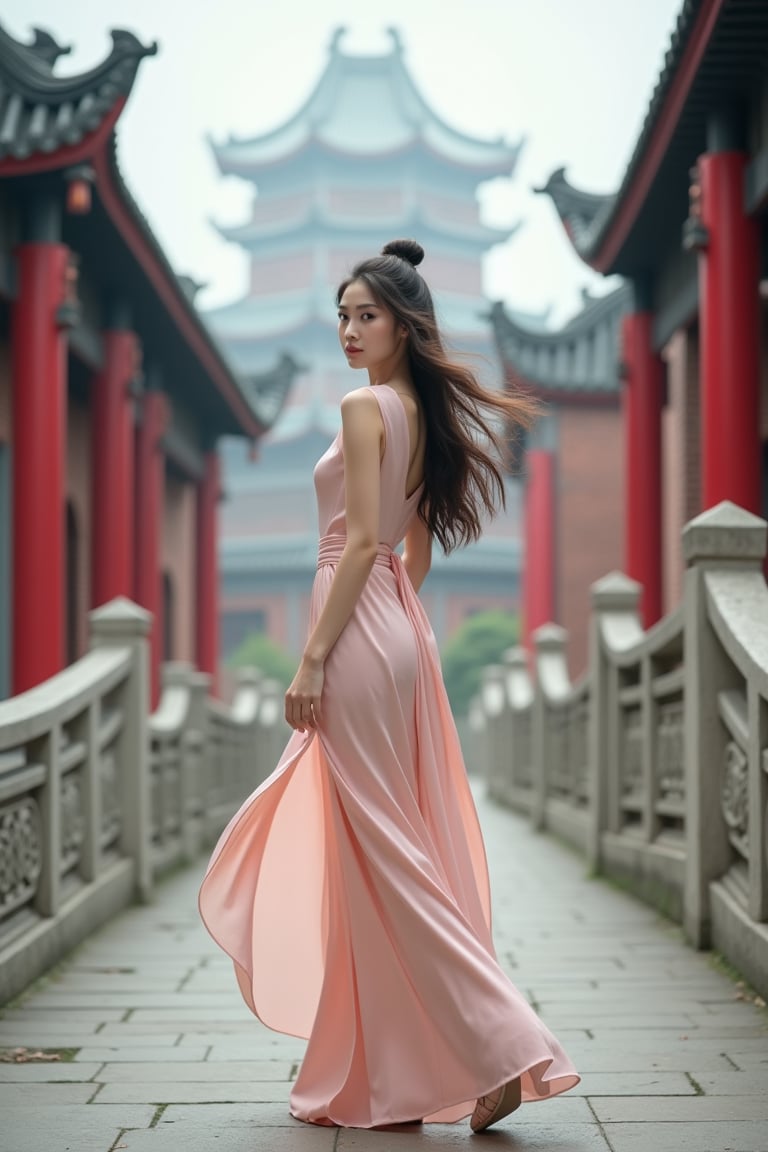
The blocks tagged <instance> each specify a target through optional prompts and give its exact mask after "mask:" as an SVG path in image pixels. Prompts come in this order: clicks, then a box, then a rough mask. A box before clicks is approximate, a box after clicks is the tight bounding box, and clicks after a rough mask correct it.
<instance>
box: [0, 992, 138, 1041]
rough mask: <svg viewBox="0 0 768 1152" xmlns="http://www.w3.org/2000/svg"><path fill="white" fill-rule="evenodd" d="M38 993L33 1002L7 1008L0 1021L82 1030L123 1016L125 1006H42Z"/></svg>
mask: <svg viewBox="0 0 768 1152" xmlns="http://www.w3.org/2000/svg"><path fill="white" fill-rule="evenodd" d="M38 995H39V994H37V995H35V996H34V1000H33V1002H31V1003H30V1004H24V1005H23V1006H22V1007H21V1008H9V1009H8V1011H7V1012H4V1013H3V1016H2V1020H0V1023H2V1024H4V1025H7V1024H34V1023H38V1024H45V1025H46V1027H53V1026H54V1025H57V1026H58V1025H61V1026H62V1028H65V1027H70V1028H71V1027H72V1026H73V1025H74V1027H75V1028H77V1030H78V1031H80V1032H82V1030H83V1025H87V1024H93V1025H94V1027H96V1026H97V1025H99V1024H101V1023H102V1022H103V1021H107V1020H109V1021H113V1022H114V1021H118V1020H122V1018H123V1017H124V1016H125V1008H94V1007H89V1006H88V1005H86V1006H85V1007H84V1008H78V1009H76V1010H75V1009H65V1008H63V1007H62V1008H57V1009H51V1008H43V1007H41V1006H40V1005H39V1002H38Z"/></svg>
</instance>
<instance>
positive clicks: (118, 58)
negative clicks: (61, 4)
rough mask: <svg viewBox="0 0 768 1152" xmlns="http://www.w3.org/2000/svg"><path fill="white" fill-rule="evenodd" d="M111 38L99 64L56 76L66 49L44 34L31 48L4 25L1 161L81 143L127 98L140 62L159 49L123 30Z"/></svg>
mask: <svg viewBox="0 0 768 1152" xmlns="http://www.w3.org/2000/svg"><path fill="white" fill-rule="evenodd" d="M111 36H112V51H111V52H110V54H109V56H108V57H107V58H106V59H105V60H103V61H102V63H101V64H98V65H97V66H96V67H95V68H92V69H90V71H88V72H84V73H81V74H80V75H78V76H54V74H53V66H54V64H55V63H56V60H57V59H58V57H59V56H62V55H65V54H66V53H67V52H68V51H69V49H68V48H62V47H61V46H60V45H59V44H57V42H56V41H55V40H54V39H53V37H52V36H50V35H49V34H48V33H46V32H43V31H41V30H40V29H36V30H35V33H34V39H33V41H32V43H31V44H22V43H20V42H19V41H18V40H15V39H14V38H13V37H12V36H10V35H9V33H8V32H6V31H5V29H4V28H3V27H2V26H0V77H2V85H1V86H0V161H2V160H4V159H6V158H8V157H12V158H14V159H17V160H26V159H27V158H28V157H30V156H33V155H34V154H35V153H43V154H49V153H52V152H55V151H56V150H57V149H59V148H61V147H63V146H68V145H70V146H71V145H73V144H79V143H80V141H81V140H82V139H83V138H84V137H85V136H87V135H88V133H90V132H93V131H95V129H97V128H98V127H99V125H100V124H101V123H102V121H103V120H104V119H105V117H106V116H107V115H108V114H109V113H110V112H111V111H112V109H113V108H114V106H115V104H116V103H117V101H118V100H119V99H121V97H122V98H124V97H126V96H127V95H128V93H129V92H130V90H131V87H132V85H133V82H134V79H135V78H136V71H137V69H138V66H139V63H140V61H141V60H142V59H143V58H144V57H145V56H153V55H154V54H155V53H156V52H157V45H156V44H154V43H153V44H150V45H144V44H142V43H141V42H140V41H139V40H137V38H136V37H135V36H134V34H133V33H132V32H128V31H125V30H124V29H115V30H113V31H112V33H111Z"/></svg>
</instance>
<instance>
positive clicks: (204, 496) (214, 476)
mask: <svg viewBox="0 0 768 1152" xmlns="http://www.w3.org/2000/svg"><path fill="white" fill-rule="evenodd" d="M220 496H221V472H220V462H219V457H218V455H217V453H216V452H208V453H207V454H206V457H205V473H204V475H203V477H202V478H201V480H200V481H199V483H198V488H197V556H196V560H197V565H196V566H197V603H196V610H197V614H196V627H197V635H196V649H197V666H198V668H199V669H200V671H201V672H207V673H208V675H209V676H210V677H211V688H210V691H211V694H212V695H213V696H215V695H217V694H218V666H219V565H218V556H217V548H218V531H217V527H218V525H217V506H218V502H219V499H220Z"/></svg>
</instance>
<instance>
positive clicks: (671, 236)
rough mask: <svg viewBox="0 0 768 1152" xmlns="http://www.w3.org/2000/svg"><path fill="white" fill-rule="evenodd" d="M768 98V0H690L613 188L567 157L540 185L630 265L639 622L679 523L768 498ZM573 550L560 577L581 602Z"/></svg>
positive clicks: (623, 519) (626, 526)
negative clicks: (586, 185)
mask: <svg viewBox="0 0 768 1152" xmlns="http://www.w3.org/2000/svg"><path fill="white" fill-rule="evenodd" d="M766 107H768V8H766V7H765V6H763V5H755V4H751V3H749V2H748V0H686V2H685V3H684V4H683V5H682V8H681V10H680V14H679V17H678V20H677V24H676V28H675V30H674V33H673V35H672V40H671V44H670V47H669V50H668V52H667V53H666V55H665V58H664V66H663V69H662V72H661V75H660V77H659V80H658V83H657V84H656V86H655V88H654V90H653V95H652V98H651V101H650V104H649V107H648V111H647V113H646V116H645V121H644V124H643V127H642V130H641V132H640V136H639V138H638V140H637V142H636V144H635V147H634V151H633V153H632V156H631V159H630V161H629V164H628V166H627V169H626V172H625V175H624V178H623V180H622V182H621V186H620V188H619V189H618V191H617V192H616V193H615V194H613V195H608V196H598V195H594V194H592V193H588V192H584V191H582V190H581V189H578V188H575V187H574V186H573V185H571V184H570V183H569V182H568V180H567V179H566V176H565V173H564V171H563V170H562V169H560V170H558V171H557V172H555V173H554V174H553V175H552V176H551V178H550V179H549V181H548V182H547V185H546V187H545V188H544V189H542V191H543V192H545V193H547V194H548V195H549V196H550V197H551V198H552V201H553V203H554V205H555V207H556V209H557V211H558V214H559V216H560V218H561V220H562V222H563V224H564V226H565V230H566V233H567V235H568V238H569V240H570V242H571V243H572V244H573V246H574V248H575V249H576V252H577V253H578V254H579V256H580V257H581V258H582V259H583V260H584V261H585V262H586V263H587V264H588V265H590V266H591V267H592V268H594V269H596V270H597V271H598V272H601V273H603V274H604V275H606V276H607V275H613V274H617V273H618V274H619V275H621V276H622V277H624V278H625V284H626V288H625V289H624V291H625V293H626V295H625V297H624V302H623V310H624V312H625V315H624V316H623V318H622V321H621V335H620V340H621V344H620V354H619V365H620V371H619V373H618V376H619V377H620V389H621V430H620V436H621V441H620V443H621V457H622V472H623V483H620V481H619V477H618V475H617V477H616V490H617V493H618V492H619V491H621V492H622V495H621V502H622V506H621V513H620V515H617V516H616V519H615V530H616V532H617V534H618V533H620V534H621V548H620V564H619V566H620V567H621V568H622V569H623V570H624V571H625V572H627V573H628V575H630V576H632V577H634V578H635V579H637V580H638V581H639V582H640V583H641V584H642V586H643V599H642V607H643V614H644V618H645V622H646V624H651V623H653V622H654V621H656V620H657V619H659V617H660V616H661V615H662V613H663V612H665V611H668V610H670V609H671V608H673V607H674V606H675V605H676V604H677V603H678V602H679V599H680V595H681V588H682V579H683V571H684V562H683V556H682V550H681V531H682V527H683V525H684V524H685V522H686V521H687V520H689V519H691V518H692V517H693V516H695V515H696V514H697V513H698V512H700V511H703V510H705V509H707V508H710V507H712V506H713V505H714V504H717V503H718V502H720V501H721V500H724V499H729V500H732V501H734V502H735V503H737V504H739V505H741V506H742V507H744V508H746V509H748V510H750V511H753V512H760V513H761V514H762V515H766V513H767V512H768V357H767V355H766V353H767V351H768V317H767V316H766V308H767V307H768V304H767V303H766V298H767V297H768V291H766V282H767V280H768V230H767V229H766V227H765V218H766V214H767V213H768V119H766V115H765V109H766ZM560 336H561V339H567V330H566V331H565V332H563V333H561V334H560ZM537 344H538V347H539V349H542V347H543V345H542V342H541V341H538V342H537ZM529 355H532V354H531V353H529ZM542 355H543V352H542ZM520 368H521V365H520V363H519V356H518V353H517V352H516V351H514V350H513V351H512V352H511V353H510V357H508V363H507V371H508V373H514V372H516V371H518V370H520ZM523 374H524V373H523ZM600 466H601V467H602V462H601V464H600ZM595 467H597V457H595ZM590 474H591V473H590ZM534 484H535V481H534ZM529 492H530V489H529ZM526 546H527V547H530V540H528V541H527V545H526ZM545 554H546V553H545V551H541V555H542V556H544V555H545ZM536 555H537V551H536V549H535V548H534V549H533V552H532V555H531V561H532V563H533V566H534V570H533V571H532V579H533V581H534V583H535V582H536V580H537V579H538V578H539V577H540V576H541V566H542V565H541V564H540V566H539V568H538V569H537V568H536V560H535V557H536ZM572 556H573V553H572V552H571V553H567V552H565V551H561V552H560V554H559V555H558V556H557V562H556V570H557V580H558V581H559V582H560V583H561V585H563V586H565V585H567V584H569V583H570V582H571V581H572V580H573V587H574V589H576V590H577V594H578V596H579V597H580V599H581V603H582V605H583V610H584V612H585V613H586V611H587V605H588V592H587V587H586V586H584V585H583V584H582V586H581V587H579V583H580V579H577V576H578V574H577V573H575V572H574V571H573V570H572V568H571V567H570V565H571V562H572V561H571V558H572ZM542 563H543V562H542ZM558 607H559V606H558V605H557V603H555V607H554V613H553V614H554V616H555V618H556V619H557V618H558ZM564 622H565V621H564Z"/></svg>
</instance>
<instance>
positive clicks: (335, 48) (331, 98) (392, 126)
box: [211, 28, 523, 180]
mask: <svg viewBox="0 0 768 1152" xmlns="http://www.w3.org/2000/svg"><path fill="white" fill-rule="evenodd" d="M345 31H346V30H345V29H344V28H337V29H336V31H335V32H334V33H333V37H332V40H331V46H330V52H329V57H328V62H327V64H326V67H325V70H324V72H323V73H322V75H321V77H320V79H319V80H318V82H317V84H316V85H315V87H314V89H313V90H312V92H311V93H310V95H309V96H308V97H307V99H306V100H305V102H304V103H303V104H302V106H301V107H300V108H299V109H298V111H297V112H296V113H295V114H294V115H293V116H291V117H290V118H289V119H288V120H286V121H285V122H284V123H283V124H281V125H280V126H279V127H277V128H275V129H273V130H272V131H270V132H266V133H264V134H262V135H260V136H253V137H249V138H245V139H243V138H235V137H233V136H230V138H229V139H228V140H227V141H226V142H224V143H221V144H216V143H215V142H213V141H211V147H212V149H213V152H214V155H215V157H216V160H217V162H218V165H219V168H220V170H221V171H222V173H230V174H236V175H239V176H243V177H246V178H250V179H256V178H257V177H258V175H259V173H260V172H261V171H263V170H264V169H266V168H270V167H272V166H274V165H278V164H282V163H284V162H285V161H287V160H289V159H291V158H293V157H295V156H297V155H298V154H300V153H302V152H304V151H307V150H309V149H310V148H314V149H315V150H320V151H325V152H327V153H328V154H329V155H331V156H336V157H338V156H340V155H346V156H354V157H356V158H360V159H362V158H366V157H367V158H371V157H374V156H392V155H395V154H399V153H403V152H406V151H409V150H412V149H414V148H418V149H421V150H424V151H427V152H429V153H431V154H432V155H434V156H435V157H436V158H438V159H440V160H441V161H442V162H443V163H447V164H450V165H453V166H456V167H458V168H463V169H466V170H468V171H472V172H473V173H474V174H475V175H476V177H477V179H478V180H485V179H490V178H491V177H493V176H502V175H506V176H509V175H511V174H512V172H513V170H514V168H515V165H516V162H517V158H518V156H519V153H520V150H521V148H522V143H523V142H522V140H520V141H518V142H517V143H515V144H509V143H507V142H506V141H505V140H504V139H503V138H502V137H498V138H497V139H494V140H485V139H480V138H478V137H475V136H469V135H467V134H466V133H464V132H460V131H458V130H457V129H456V128H453V127H451V126H450V125H449V124H447V123H446V122H445V121H444V120H442V119H441V117H440V116H438V115H437V113H436V112H435V111H434V110H433V109H432V108H431V107H430V106H429V105H428V104H427V102H426V101H425V100H424V98H423V96H422V95H421V93H420V92H419V90H418V89H417V87H416V85H415V84H414V82H413V80H412V78H411V76H410V73H409V72H408V70H407V69H406V67H405V64H404V62H403V47H402V42H401V40H400V36H399V34H398V32H397V31H396V29H394V28H390V29H389V30H388V31H389V36H390V39H391V42H392V50H391V51H390V52H388V53H385V54H382V55H365V56H353V55H348V54H346V53H344V52H342V50H341V47H340V45H341V40H342V38H343V36H344V32H345Z"/></svg>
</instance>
